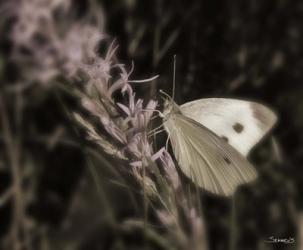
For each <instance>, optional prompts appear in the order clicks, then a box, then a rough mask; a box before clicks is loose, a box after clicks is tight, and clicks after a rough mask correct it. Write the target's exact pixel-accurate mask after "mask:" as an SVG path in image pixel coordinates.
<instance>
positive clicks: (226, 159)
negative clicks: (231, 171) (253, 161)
mask: <svg viewBox="0 0 303 250" xmlns="http://www.w3.org/2000/svg"><path fill="white" fill-rule="evenodd" d="M223 159H224V161H225V162H226V163H227V164H228V165H230V164H231V161H230V159H229V158H228V157H226V156H224V157H223Z"/></svg>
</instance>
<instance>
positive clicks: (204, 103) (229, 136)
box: [180, 98, 277, 156]
mask: <svg viewBox="0 0 303 250" xmlns="http://www.w3.org/2000/svg"><path fill="white" fill-rule="evenodd" d="M180 110H181V113H182V114H183V115H185V116H187V117H189V118H191V119H193V120H195V121H197V122H198V123H201V124H202V125H204V126H205V127H207V128H208V129H210V130H211V131H213V132H214V133H215V134H216V135H218V136H219V137H221V138H222V139H223V140H225V141H226V142H227V143H229V144H230V145H232V146H233V147H234V148H235V149H236V150H237V151H239V152H240V153H241V154H242V155H244V156H247V154H248V153H249V151H250V150H251V149H252V147H253V146H255V145H256V144H257V143H258V142H259V141H260V140H261V139H262V138H263V137H264V136H265V134H266V133H267V132H268V131H269V130H270V129H271V128H272V127H273V125H274V124H275V122H276V120H277V117H276V115H275V114H274V113H273V112H272V111H271V110H270V109H269V108H267V107H265V106H263V105H261V104H258V103H254V102H249V101H242V100H237V99H226V98H207V99H200V100H196V101H192V102H188V103H185V104H183V105H181V106H180Z"/></svg>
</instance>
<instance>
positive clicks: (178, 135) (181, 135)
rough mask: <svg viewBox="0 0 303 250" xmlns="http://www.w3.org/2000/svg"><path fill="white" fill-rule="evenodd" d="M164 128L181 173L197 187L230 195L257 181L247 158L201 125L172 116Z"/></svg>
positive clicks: (186, 118) (185, 118) (181, 116)
mask: <svg viewBox="0 0 303 250" xmlns="http://www.w3.org/2000/svg"><path fill="white" fill-rule="evenodd" d="M164 127H165V129H166V130H167V132H168V134H169V137H170V141H171V145H172V149H173V151H174V154H175V156H176V159H177V160H178V163H179V165H180V168H181V170H182V171H183V172H184V174H185V175H186V176H187V177H189V178H190V179H191V180H192V181H193V182H194V183H195V184H197V185H198V186H200V187H202V188H204V189H206V190H208V191H210V192H212V193H215V194H218V195H231V194H232V193H233V192H234V191H235V188H236V187H237V186H238V185H240V184H242V183H247V182H250V181H252V180H254V179H255V178H256V176H257V174H256V171H255V169H254V168H253V167H252V165H251V164H250V163H249V162H248V161H247V160H246V158H245V157H243V156H242V155H241V154H240V153H239V152H238V151H237V150H235V149H234V148H233V147H232V146H230V145H229V144H228V143H227V142H225V141H224V140H223V139H222V138H220V137H218V136H217V135H216V134H214V133H213V132H212V131H210V130H209V129H208V128H206V127H205V126H203V125H202V124H199V123H198V122H196V121H194V120H192V119H190V118H188V117H186V116H184V115H182V114H173V115H171V116H170V117H169V118H168V119H167V120H166V121H164Z"/></svg>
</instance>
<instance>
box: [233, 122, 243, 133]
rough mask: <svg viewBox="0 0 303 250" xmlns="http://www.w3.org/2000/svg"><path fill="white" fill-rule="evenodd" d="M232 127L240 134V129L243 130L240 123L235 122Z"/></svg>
mask: <svg viewBox="0 0 303 250" xmlns="http://www.w3.org/2000/svg"><path fill="white" fill-rule="evenodd" d="M233 129H234V130H235V131H236V132H237V133H238V134H240V133H241V132H242V131H243V129H244V126H243V125H242V124H241V123H238V122H237V123H235V124H234V125H233Z"/></svg>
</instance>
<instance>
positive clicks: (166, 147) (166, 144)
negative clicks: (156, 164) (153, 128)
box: [165, 133, 170, 151]
mask: <svg viewBox="0 0 303 250" xmlns="http://www.w3.org/2000/svg"><path fill="white" fill-rule="evenodd" d="M169 137H170V134H169V133H168V136H167V139H166V143H165V149H166V151H168V141H169Z"/></svg>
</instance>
